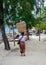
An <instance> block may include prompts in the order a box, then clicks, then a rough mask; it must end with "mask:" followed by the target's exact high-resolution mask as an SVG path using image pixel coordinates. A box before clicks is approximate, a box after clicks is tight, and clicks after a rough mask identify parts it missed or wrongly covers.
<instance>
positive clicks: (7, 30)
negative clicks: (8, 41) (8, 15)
mask: <svg viewBox="0 0 46 65" xmlns="http://www.w3.org/2000/svg"><path fill="white" fill-rule="evenodd" d="M5 31H6V33H9V28H8V26H6V27H5ZM14 32H16V33H17V34H19V32H18V29H14ZM10 33H13V30H10Z"/></svg>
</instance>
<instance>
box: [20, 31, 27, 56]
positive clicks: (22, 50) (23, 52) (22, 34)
mask: <svg viewBox="0 0 46 65" xmlns="http://www.w3.org/2000/svg"><path fill="white" fill-rule="evenodd" d="M19 40H20V44H19V46H20V53H21V56H25V40H26V36H25V35H24V32H22V33H21V35H20V36H19Z"/></svg>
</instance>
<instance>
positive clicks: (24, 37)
mask: <svg viewBox="0 0 46 65" xmlns="http://www.w3.org/2000/svg"><path fill="white" fill-rule="evenodd" d="M20 39H21V41H25V40H26V39H27V37H26V36H23V37H22V35H21V36H19V40H20Z"/></svg>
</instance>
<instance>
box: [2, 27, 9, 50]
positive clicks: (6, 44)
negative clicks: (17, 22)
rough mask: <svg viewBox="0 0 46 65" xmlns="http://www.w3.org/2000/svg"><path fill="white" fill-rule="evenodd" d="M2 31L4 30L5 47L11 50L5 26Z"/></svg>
mask: <svg viewBox="0 0 46 65" xmlns="http://www.w3.org/2000/svg"><path fill="white" fill-rule="evenodd" d="M1 32H2V37H3V41H4V46H5V49H6V50H10V45H9V41H8V39H7V36H6V33H5V28H4V27H2V28H1Z"/></svg>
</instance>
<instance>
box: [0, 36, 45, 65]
mask: <svg viewBox="0 0 46 65" xmlns="http://www.w3.org/2000/svg"><path fill="white" fill-rule="evenodd" d="M15 44H16V45H15V46H14V44H13V42H10V46H11V50H10V51H6V50H4V45H3V43H2V44H0V65H46V35H41V41H39V37H38V36H35V35H33V36H30V40H28V41H26V56H24V57H22V56H20V52H19V46H18V45H17V43H15Z"/></svg>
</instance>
